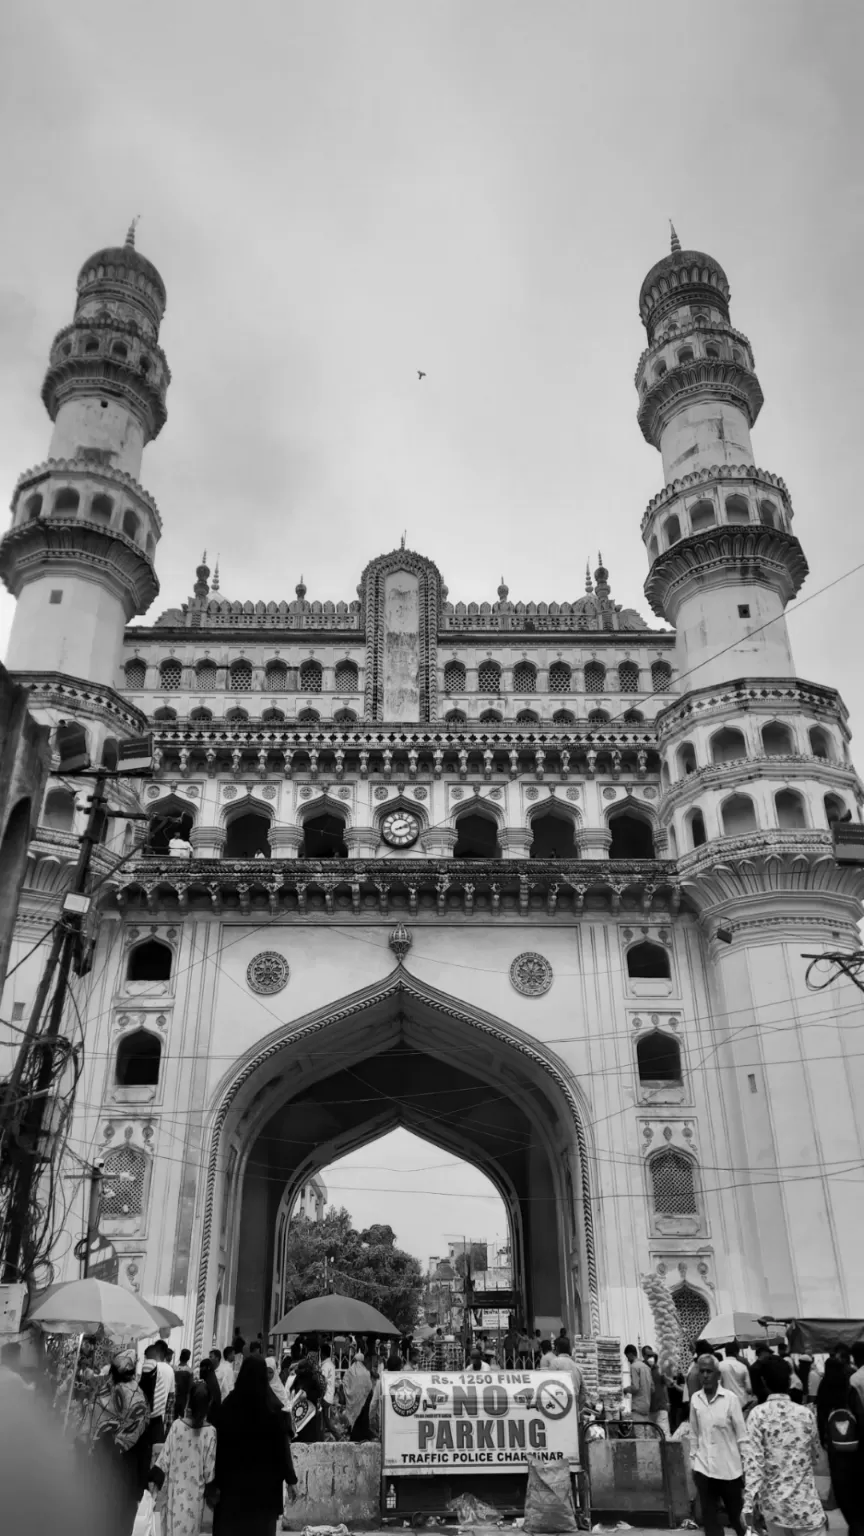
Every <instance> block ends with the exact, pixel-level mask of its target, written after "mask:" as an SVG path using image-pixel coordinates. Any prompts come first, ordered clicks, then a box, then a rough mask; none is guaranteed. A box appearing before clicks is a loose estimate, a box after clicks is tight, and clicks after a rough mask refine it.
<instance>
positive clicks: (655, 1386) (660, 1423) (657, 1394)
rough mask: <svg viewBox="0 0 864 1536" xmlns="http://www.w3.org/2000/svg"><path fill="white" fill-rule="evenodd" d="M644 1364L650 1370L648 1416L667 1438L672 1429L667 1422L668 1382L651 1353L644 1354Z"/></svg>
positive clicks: (655, 1357)
mask: <svg viewBox="0 0 864 1536" xmlns="http://www.w3.org/2000/svg"><path fill="white" fill-rule="evenodd" d="M645 1364H646V1365H647V1367H648V1369H649V1371H650V1372H651V1405H650V1407H649V1409H648V1417H649V1419H650V1421H651V1423H652V1424H656V1426H657V1428H658V1429H659V1430H660V1433H661V1434H662V1436H663V1439H664V1440H669V1439H670V1438H671V1435H672V1429H671V1426H670V1423H669V1383H668V1382H667V1380H666V1377H665V1376H664V1375H663V1372H662V1371H661V1369H660V1362H659V1360H658V1359H657V1356H656V1355H655V1354H653V1353H650V1352H649V1354H647V1355H646V1356H645Z"/></svg>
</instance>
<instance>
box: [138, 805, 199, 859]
mask: <svg viewBox="0 0 864 1536" xmlns="http://www.w3.org/2000/svg"><path fill="white" fill-rule="evenodd" d="M194 824H195V818H194V816H193V815H192V812H191V811H187V810H186V809H185V807H184V806H183V804H182V802H181V801H174V802H173V804H172V803H170V802H169V803H168V804H165V805H160V806H157V807H156V809H155V810H154V811H153V812H152V814H151V816H150V822H149V828H150V831H149V836H148V839H147V844H148V848H149V851H150V853H151V854H153V856H154V857H155V858H167V856H168V852H169V846H168V845H169V843H170V842H171V839H172V837H182V838H185V839H186V841H187V842H188V841H189V833H190V832H191V831H192V828H193V826H194Z"/></svg>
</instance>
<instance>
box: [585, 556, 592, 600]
mask: <svg viewBox="0 0 864 1536" xmlns="http://www.w3.org/2000/svg"><path fill="white" fill-rule="evenodd" d="M593 591H594V587H593V584H592V582H591V562H590V561H589V560H586V561H585V595H586V597H590V596H591V594H592V592H593Z"/></svg>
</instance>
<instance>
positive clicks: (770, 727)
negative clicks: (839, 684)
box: [664, 720, 835, 782]
mask: <svg viewBox="0 0 864 1536" xmlns="http://www.w3.org/2000/svg"><path fill="white" fill-rule="evenodd" d="M759 741H760V745H761V747H762V755H764V756H765V757H791V756H793V755H794V753H795V752H796V750H797V749H796V746H795V737H794V735H793V734H792V730H791V727H790V726H788V725H784V724H783V722H782V721H780V720H769V722H768V723H767V725H763V726H762V729H761V731H760V732H759ZM808 741H809V744H810V751H811V753H812V754H813V756H814V757H818V758H820V759H821V760H822V761H823V762H833V761H834V760H835V752H834V745H833V742H832V739H831V737H830V735H829V734H828V732H827V731H826V730H823V728H822V726H821V725H811V726H810V729H809V731H808ZM708 753H709V761H710V762H711V763H713V764H715V765H722V764H724V763H734V762H738V761H739V760H740V759H742V758H745V757H748V756H749V753H748V751H747V742H746V739H745V737H744V733H743V731H740V730H739V729H738V727H737V726H734V725H724V726H722V727H721V729H720V730H719V731H715V732H714V735H713V736H712V737H711V738H710V740H709V742H708ZM675 760H676V763H677V767H678V777H679V778H686V777H687V775H688V774H690V773H696V771H697V769H698V768H699V760H698V758H697V755H696V749H695V747H694V746H693V743H692V742H690V741H685V742H682V744H681V746H680V747H678V749H677V752H676V754H675ZM664 777H665V778H666V780H667V782H668V777H669V774H668V769H665V770H664Z"/></svg>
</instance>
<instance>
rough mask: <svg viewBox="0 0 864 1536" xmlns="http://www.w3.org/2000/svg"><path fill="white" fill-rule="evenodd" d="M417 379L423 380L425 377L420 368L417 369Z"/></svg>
mask: <svg viewBox="0 0 864 1536" xmlns="http://www.w3.org/2000/svg"><path fill="white" fill-rule="evenodd" d="M417 377H418V379H425V377H426V375H425V373H424V372H423V370H422V368H418V369H417Z"/></svg>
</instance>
